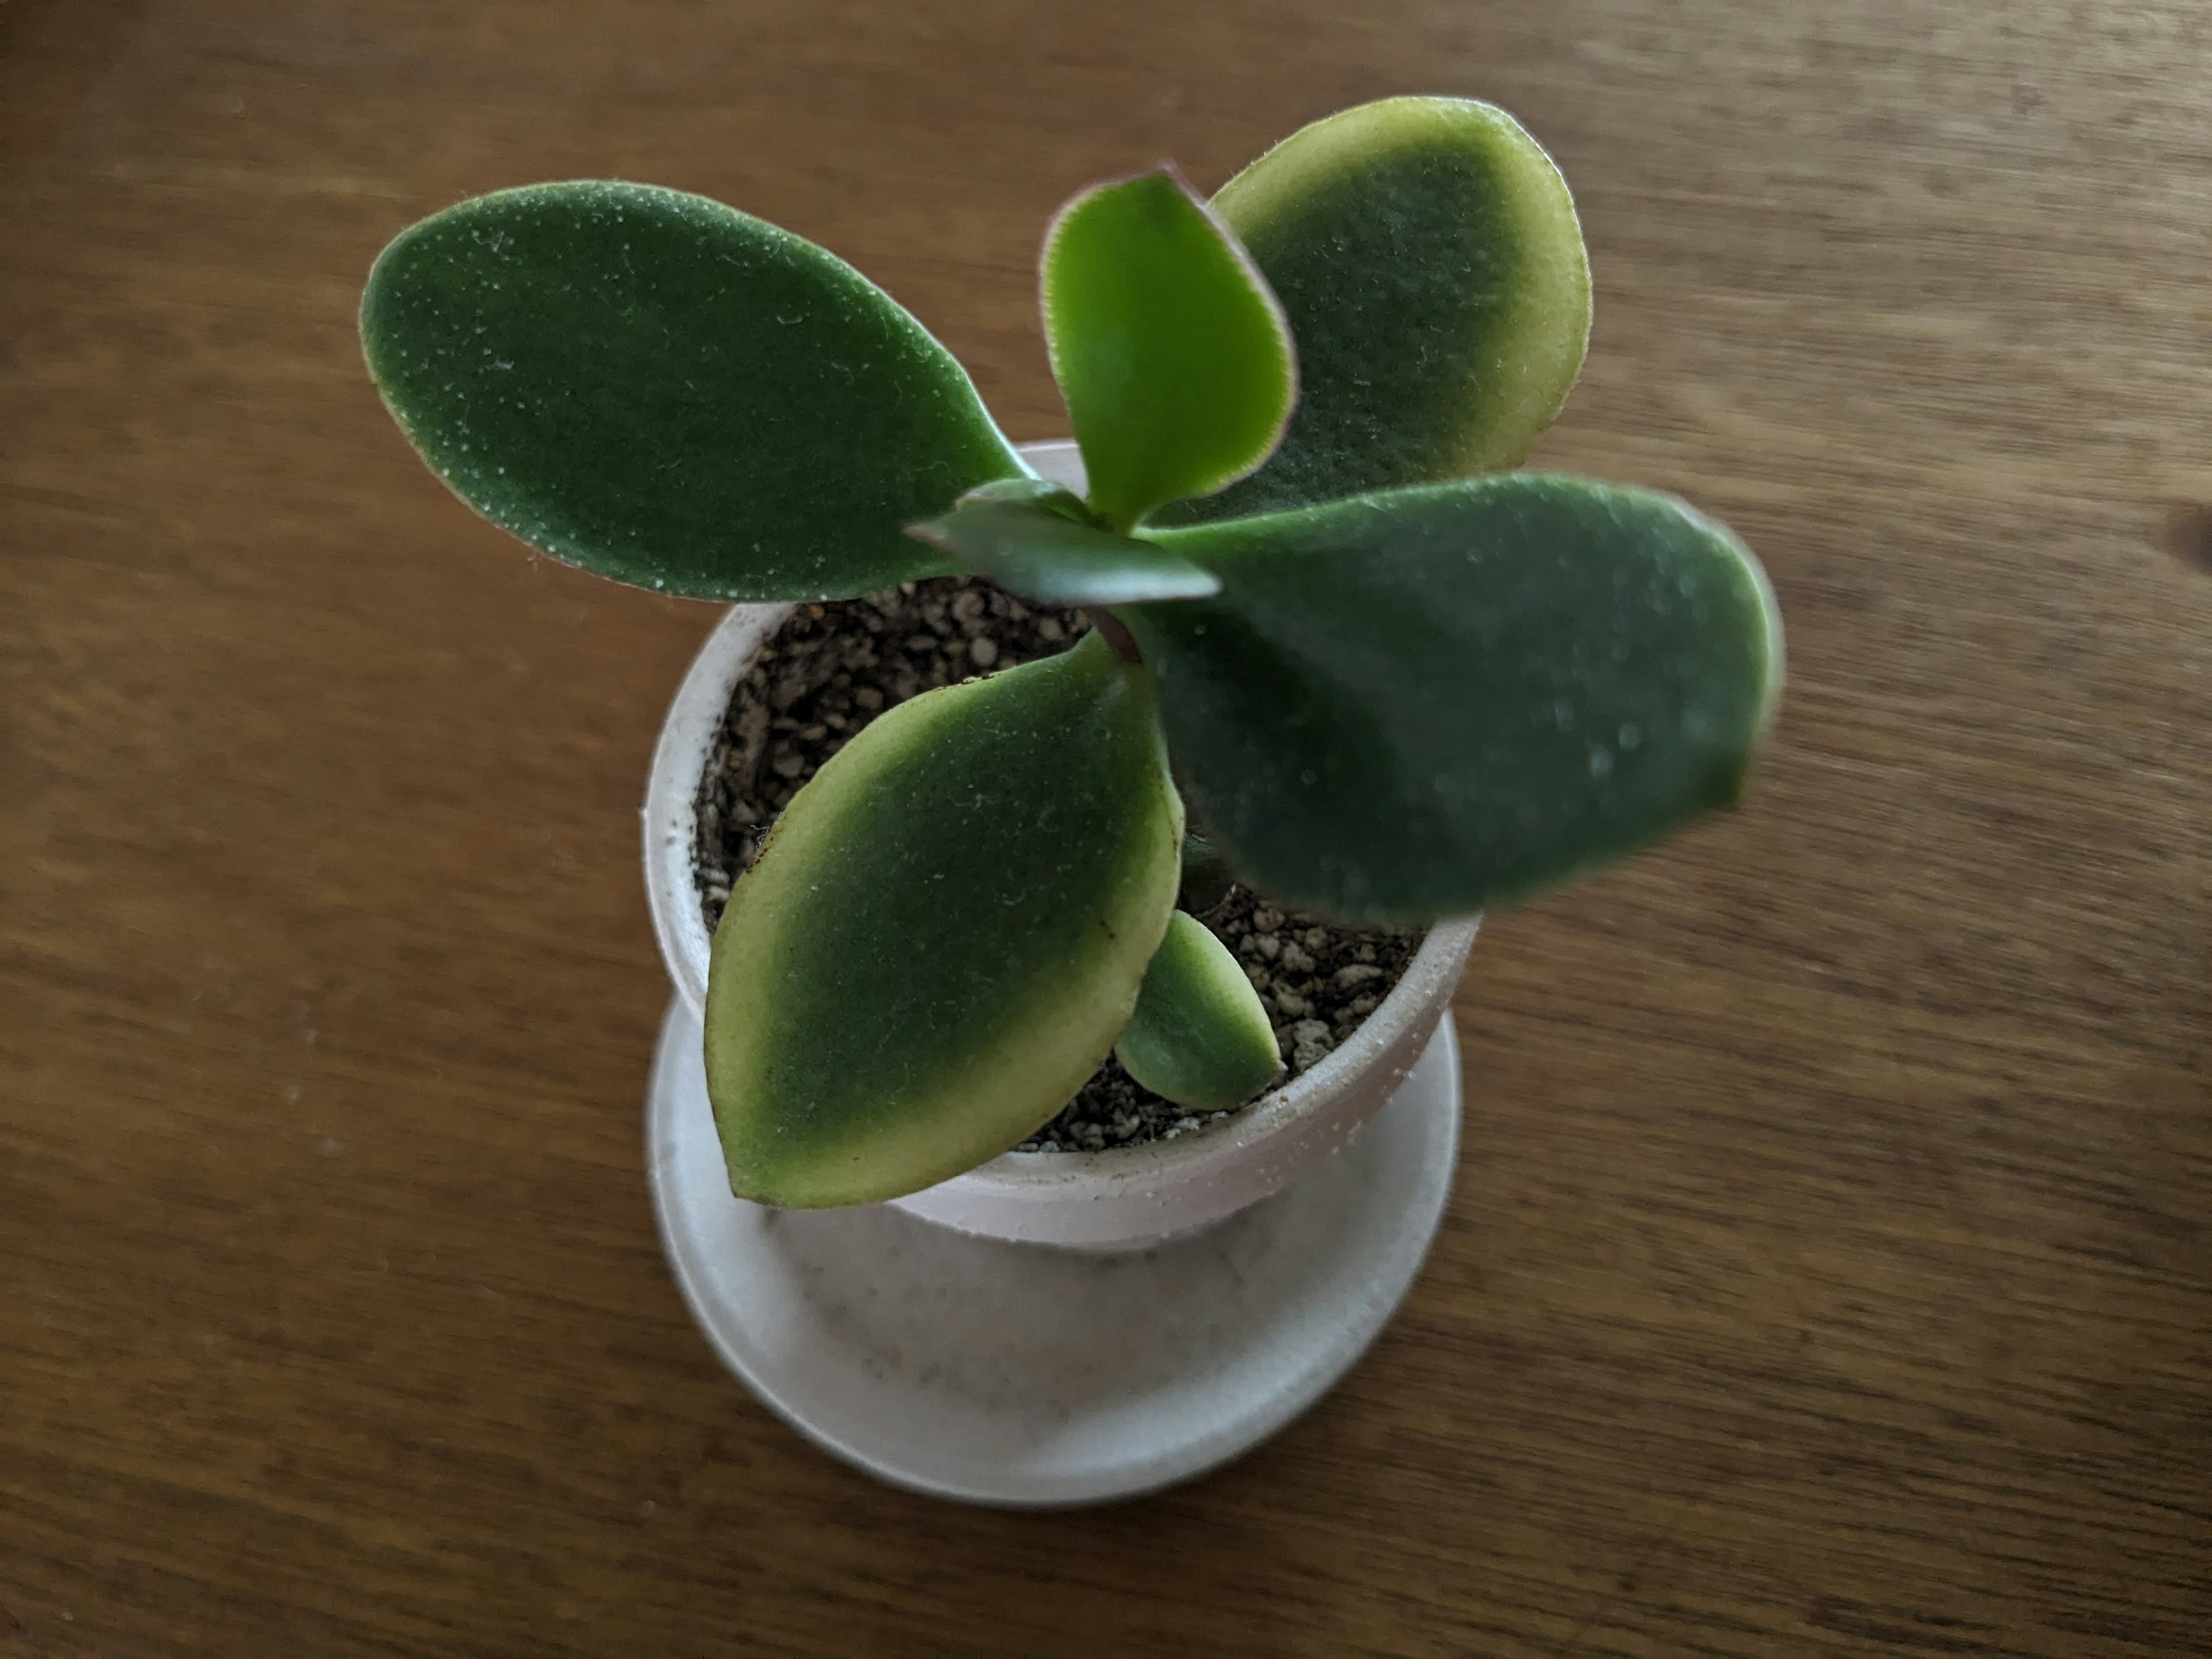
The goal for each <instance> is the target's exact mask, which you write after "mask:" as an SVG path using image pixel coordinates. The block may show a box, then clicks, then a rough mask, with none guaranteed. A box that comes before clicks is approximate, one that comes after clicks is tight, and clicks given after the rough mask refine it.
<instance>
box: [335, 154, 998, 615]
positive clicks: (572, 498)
mask: <svg viewBox="0 0 2212 1659" xmlns="http://www.w3.org/2000/svg"><path fill="white" fill-rule="evenodd" d="M361 333H362V347H363V349H364V351H365V353H366V355H367V356H368V366H369V371H370V373H371V374H372V375H373V376H374V379H375V380H376V384H377V387H378V390H379V391H380V392H382V393H383V395H384V399H385V402H386V404H387V405H388V406H389V407H390V408H391V410H392V415H393V416H395V417H396V418H397V419H398V422H399V424H400V426H401V428H403V429H404V431H405V432H406V434H407V435H408V437H409V438H410V440H411V441H413V443H414V445H415V447H416V449H417V450H418V451H420V452H421V453H422V459H424V460H425V461H427V462H428V463H429V465H430V467H431V469H432V470H433V471H435V472H436V473H437V474H438V476H439V477H441V478H443V479H444V480H445V481H446V483H447V484H449V485H451V486H452V488H453V490H454V492H455V493H456V494H458V495H459V496H460V497H461V499H462V500H464V501H466V502H467V503H468V504H469V505H470V506H471V507H474V508H476V510H477V512H479V513H483V515H484V516H485V517H486V518H488V519H489V520H491V521H492V522H493V523H494V524H496V525H499V526H501V527H502V528H504V529H507V530H509V531H512V532H514V534H516V535H518V536H520V537H521V538H523V539H524V540H525V541H527V542H529V543H531V544H533V545H535V546H537V547H539V548H542V549H544V550H545V551H546V552H548V553H550V554H552V555H553V556H555V557H556V558H560V559H564V560H566V561H568V562H570V563H572V564H579V565H582V566H583V567H585V568H587V569H591V570H595V571H598V572H599V574H602V575H607V576H612V577H615V578H617V580H623V581H627V582H631V583H635V585H637V586H642V587H650V588H653V589H656V590H659V591H660V592H668V593H678V594H684V595H688V596H690V597H693V598H697V599H834V598H842V597H849V596H851V595H854V594H858V593H863V592H869V591H871V590H872V589H876V588H880V587H884V586H890V584H892V583H894V582H898V581H903V580H908V579H910V578H913V577H917V576H926V575H934V574H940V573H942V572H944V571H945V570H946V569H948V568H950V567H949V565H948V564H947V562H946V561H945V557H944V556H943V555H941V554H940V553H939V552H937V551H936V550H934V549H932V548H928V547H925V546H923V545H922V544H920V543H917V542H915V541H914V540H913V539H912V538H908V537H907V536H906V535H904V534H903V533H902V532H903V531H904V529H905V527H906V526H907V525H908V524H909V523H911V522H913V521H914V520H915V519H917V518H923V517H927V516H928V515H930V514H932V513H940V512H942V511H944V510H945V508H946V507H949V506H951V503H952V501H954V500H955V499H956V498H957V497H958V496H959V495H961V494H962V493H963V491H965V490H968V489H972V488H974V487H975V485H977V484H980V483H984V482H986V481H987V480H989V479H993V478H998V477H1007V476H1010V475H1014V474H1018V473H1021V472H1023V471H1024V470H1025V469H1024V467H1023V465H1022V464H1021V462H1020V460H1019V459H1018V458H1017V457H1016V456H1015V454H1014V453H1013V452H1012V449H1010V448H1009V447H1008V446H1007V444H1006V440H1005V439H1004V438H1003V437H1001V436H1000V434H999V431H998V428H996V427H995V426H994V425H993V424H992V422H991V418H990V416H988V415H987V413H986V412H985V411H984V409H983V405H982V404H981V402H980V401H979V400H978V399H977V398H976V396H975V387H974V386H972V385H971V384H970V383H969V379H968V375H967V374H966V372H965V371H964V370H963V369H962V368H961V367H960V365H959V364H958V363H957V362H954V361H953V359H952V357H951V355H950V354H949V353H948V352H946V350H945V348H944V347H943V346H941V345H939V343H937V342H936V341H935V340H934V339H933V338H932V337H930V335H929V334H928V333H927V331H925V330H924V329H923V328H922V326H921V324H920V323H918V322H916V321H915V319H914V318H913V317H912V316H910V315H908V313H907V312H906V311H905V310H903V309H902V307H900V306H899V305H898V304H897V303H896V301H893V300H892V299H891V297H890V295H887V294H885V293H884V292H883V290H882V289H878V288H877V287H876V286H875V285H874V284H873V283H870V282H868V281H867V279H866V278H865V277H864V276H861V275H860V273H859V272H858V271H856V270H854V269H853V268H852V267H851V266H849V265H848V264H845V263H844V262H843V261H842V260H841V259H838V258H836V257H835V256H833V255H831V254H830V253H829V252H825V251H824V250H823V249H822V248H819V247H817V246H814V245H813V244H812V243H811V242H808V241H806V240H803V239H802V238H800V237H797V236H793V235H792V234H789V233H788V232H787V231H782V230H779V229H777V228H775V226H773V225H770V224H768V223H765V222H763V221H761V220H758V219H755V218H752V217H750V216H748V215H745V214H743V213H739V212H738V211H737V210H735V209H733V208H728V207H725V206H723V205H722V204H720V203H719V202H713V201H709V200H708V199H707V198H706V197H701V196H690V195H685V194H684V193H683V192H681V191H672V190H659V189H653V188H649V187H647V186H645V185H626V184H611V183H592V182H583V183H572V184H557V185H531V186H528V187H526V188H524V189H520V190H509V191H500V192H498V193H497V194H495V195H490V196H482V197H476V198H475V199H473V200H471V201H466V202H463V203H461V204H459V205H458V206H456V207H453V208H448V209H447V210H445V211H444V212H442V213H439V214H435V215H434V216H431V217H430V218H428V219H425V220H423V221H422V222H421V223H419V224H417V225H416V226H414V227H413V228H410V229H409V230H407V231H405V232H404V233H402V234H401V235H400V236H399V237H398V240H395V241H394V242H392V245H391V246H389V247H387V248H386V249H385V251H384V252H383V254H382V255H381V257H380V258H378V260H377V262H376V265H375V268H374V270H372V271H371V272H370V274H369V279H368V289H367V290H366V292H365V293H364V294H363V295H362V307H361Z"/></svg>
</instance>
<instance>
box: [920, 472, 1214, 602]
mask: <svg viewBox="0 0 2212 1659" xmlns="http://www.w3.org/2000/svg"><path fill="white" fill-rule="evenodd" d="M1071 507H1073V509H1074V511H1073V513H1071V512H1070V511H1069V509H1070V508H1071ZM908 534H909V535H912V536H914V537H915V538H917V539H919V540H921V541H925V542H927V543H929V544H931V545H932V546H933V547H938V548H941V549H943V550H945V552H946V553H949V554H950V555H951V556H952V557H954V558H956V559H957V560H958V561H959V562H961V563H962V564H964V565H965V566H967V567H968V568H969V569H970V570H974V571H977V572H979V573H981V574H983V575H986V576H988V577H989V578H990V579H991V580H993V581H994V582H996V583H998V584H999V586H1001V587H1003V588H1005V589H1006V590H1007V591H1008V592H1012V593H1018V594H1019V595H1020V596H1021V597H1022V598H1023V599H1034V600H1036V602H1037V603H1038V604H1040V605H1127V604H1129V603H1131V602H1133V601H1134V600H1138V599H1203V598H1204V597H1206V595H1207V594H1209V593H1218V592H1220V591H1221V580H1220V578H1219V577H1218V576H1215V575H1213V574H1212V573H1210V572H1208V571H1205V570H1201V569H1200V568H1199V567H1198V566H1196V565H1194V564H1193V563H1191V562H1190V561H1189V560H1188V559H1182V558H1177V557H1176V556H1175V555H1174V554H1172V553H1164V552H1162V551H1161V550H1159V549H1158V548H1157V547H1155V546H1153V545H1152V544H1151V543H1150V542H1144V541H1138V540H1136V539H1135V538H1132V537H1128V536H1116V535H1115V534H1114V533H1113V532H1111V531H1108V530H1101V529H1100V528H1098V527H1097V526H1096V525H1095V524H1093V523H1091V521H1090V520H1089V517H1088V515H1087V513H1085V512H1084V509H1083V507H1082V504H1081V503H1080V502H1079V501H1076V499H1075V497H1074V496H1073V495H1069V494H1068V493H1067V492H1066V490H1064V489H1060V487H1059V486H1058V485H1056V484H1048V483H1045V481H1044V480H1043V479H1042V478H1035V479H1014V480H1009V481H1008V482H1007V483H1006V484H1004V485H999V484H994V485H988V486H987V487H986V488H984V489H980V490H977V491H976V492H975V493H974V494H973V495H968V496H964V497H963V498H962V500H961V501H959V503H958V504H957V505H956V506H955V507H953V509H952V510H951V512H950V513H945V515H944V516H943V517H942V518H937V519H931V520H927V521H926V522H924V523H921V524H918V525H915V526H911V527H910V528H909V530H908Z"/></svg>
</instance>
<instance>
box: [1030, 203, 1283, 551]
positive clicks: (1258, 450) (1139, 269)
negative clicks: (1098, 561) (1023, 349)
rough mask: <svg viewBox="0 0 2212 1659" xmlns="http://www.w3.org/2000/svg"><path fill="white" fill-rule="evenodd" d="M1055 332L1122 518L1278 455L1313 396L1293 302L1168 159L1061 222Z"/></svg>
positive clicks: (1051, 244) (1078, 422) (1052, 308)
mask: <svg viewBox="0 0 2212 1659" xmlns="http://www.w3.org/2000/svg"><path fill="white" fill-rule="evenodd" d="M1040 288H1041V290H1042V299H1043V305H1044V329H1045V342H1046V343H1047V345H1048V347H1049V348H1050V349H1051V354H1052V371H1053V374H1054V376H1055V377H1056V378H1057V379H1058V380H1059V381H1060V392H1061V395H1062V396H1063V397H1065V398H1066V400H1067V413H1068V419H1069V420H1070V422H1072V423H1073V426H1074V428H1075V438H1076V442H1077V443H1078V444H1079V446H1080V447H1081V448H1082V451H1083V462H1084V466H1085V470H1086V471H1087V472H1088V473H1089V475H1090V480H1091V485H1090V488H1091V507H1092V508H1093V510H1094V511H1096V512H1097V514H1098V515H1099V517H1100V518H1102V519H1103V520H1104V521H1105V523H1106V525H1107V526H1108V527H1109V528H1111V529H1114V530H1118V531H1124V532H1126V531H1128V530H1130V529H1132V528H1133V527H1134V526H1136V525H1137V523H1138V522H1139V520H1142V519H1143V518H1144V517H1145V515H1146V513H1150V512H1152V509H1153V508H1155V507H1158V506H1160V505H1161V504H1162V503H1164V502H1167V501H1176V500H1179V499H1181V498H1182V497H1184V496H1187V495H1210V494H1212V492H1213V491H1215V490H1218V489H1221V488H1222V487H1223V486H1225V485H1226V484H1228V483H1231V482H1232V481H1233V480H1235V479H1237V478H1240V477H1243V476H1244V475H1245V474H1246V473H1248V472H1249V471H1252V469H1253V468H1255V467H1256V466H1258V465H1260V464H1261V462H1262V461H1264V460H1265V459H1267V455H1268V453H1269V452H1271V451H1272V450H1273V448H1274V447H1275V444H1276V441H1277V440H1279V438H1280V437H1281V436H1282V433H1283V427H1284V422H1285V421H1286V420H1287V419H1288V418H1289V417H1290V413H1291V405H1292V404H1293V402H1294V401H1295V400H1296V398H1297V357H1296V355H1295V352H1294V350H1293V348H1292V346H1291V336H1290V331H1289V330H1288V328H1287V326H1286V325H1285V322H1284V319H1283V313H1282V311H1281V308H1280V307H1278V306H1277V305H1276V303H1275V300H1274V296H1273V295H1272V294H1270V293H1269V292H1268V291H1267V283H1265V282H1264V281H1263V280H1261V276H1260V275H1259V273H1258V271H1257V270H1255V269H1254V267H1253V264H1252V262H1251V260H1250V259H1249V258H1247V257H1246V256H1245V253H1244V251H1243V248H1241V247H1239V246H1237V239H1236V238H1235V237H1233V236H1231V234H1229V233H1228V232H1227V231H1226V230H1225V228H1223V227H1222V225H1221V222H1219V220H1218V219H1217V218H1215V217H1214V216H1213V215H1212V212H1211V211H1210V210H1208V209H1207V208H1206V205H1205V204H1203V203H1201V202H1200V201H1199V200H1198V199H1197V198H1196V197H1194V196H1193V195H1192V194H1191V193H1190V191H1189V189H1188V186H1186V185H1184V184H1183V182H1182V179H1180V178H1179V177H1177V176H1176V174H1175V173H1173V172H1171V171H1170V170H1168V169H1166V168H1163V169H1161V170H1160V171H1158V172H1157V173H1145V174H1143V175H1141V176H1140V177H1138V178H1135V179H1126V180H1124V181H1123V182H1121V183H1120V184H1114V185H1100V186H1099V187H1098V188H1097V189H1096V190H1091V191H1085V193H1084V194H1082V195H1080V196H1079V197H1076V198H1075V199H1074V200H1073V201H1072V202H1070V203H1069V204H1067V205H1066V207H1064V208H1062V209H1061V210H1060V213H1059V216H1057V217H1055V218H1054V221H1053V222H1052V226H1051V228H1049V229H1048V231H1047V232H1046V233H1045V243H1044V255H1043V259H1042V267H1041V270H1040Z"/></svg>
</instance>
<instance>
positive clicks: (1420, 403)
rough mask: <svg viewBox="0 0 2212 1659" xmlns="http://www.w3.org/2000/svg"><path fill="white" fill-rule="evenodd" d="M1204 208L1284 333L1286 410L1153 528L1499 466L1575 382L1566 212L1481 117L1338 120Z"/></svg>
mask: <svg viewBox="0 0 2212 1659" xmlns="http://www.w3.org/2000/svg"><path fill="white" fill-rule="evenodd" d="M1213 207H1214V210H1215V211H1216V212H1217V213H1218V214H1219V215H1220V216H1221V218H1222V220H1223V221H1224V222H1225V223H1226V224H1227V225H1228V226H1229V228H1231V230H1232V231H1233V232H1234V233H1235V234H1237V237H1238V238H1239V239H1240V240H1242V241H1243V244H1244V246H1245V247H1246V248H1247V250H1249V252H1250V254H1251V257H1252V258H1253V260H1254V262H1255V264H1258V266H1259V267H1260V270H1261V272H1262V273H1263V274H1264V275H1265V276H1266V277H1267V282H1268V284H1269V286H1270V287H1271V288H1272V289H1273V291H1274V293H1275V295H1276V296H1277V298H1278V299H1279V301H1280V302H1281V304H1282V307H1283V310H1284V313H1285V315H1286V316H1287V317H1288V319H1289V320H1290V326H1291V335H1292V337H1294V338H1295V339H1296V340H1297V352H1298V374H1299V381H1300V386H1299V397H1298V406H1297V411H1296V413H1294V414H1293V415H1292V416H1291V422H1290V426H1289V428H1288V429H1287V430H1286V431H1285V433H1284V435H1283V441H1282V443H1281V445H1280V447H1278V448H1277V449H1276V451H1275V453H1273V456H1272V457H1271V458H1270V459H1268V461H1267V465H1265V466H1263V467H1262V468H1261V469H1260V470H1259V471H1257V472H1255V473H1254V474H1253V475H1252V476H1251V477H1248V478H1246V479H1244V480H1243V482H1241V483H1237V484H1235V485H1233V486H1231V488H1230V489H1227V490H1225V492H1223V493H1222V494H1220V495H1215V496H1213V497H1212V498H1210V499H1208V500H1206V501H1188V502H1184V503H1182V504H1181V505H1179V506H1177V507H1173V508H1171V509H1170V510H1169V511H1168V512H1167V513H1163V514H1162V515H1161V518H1162V521H1163V522H1188V521H1190V520H1217V519H1225V518H1231V517H1236V516H1238V515H1241V514H1249V513H1267V512H1273V511H1279V510H1281V509H1284V508H1287V507H1302V506H1306V505H1310V504H1312V503H1316V502H1320V501H1334V500H1337V499H1339V498H1340V497H1343V496H1346V495H1355V494H1358V493H1361V492H1364V491H1370V490H1376V489H1388V488H1391V487H1394V486H1398V485H1404V484H1413V483H1430V482H1434V481H1440V480H1443V479H1447V478H1455V477H1468V476H1469V475H1472V474H1474V473H1478V472H1485V471H1496V470H1498V469H1502V468H1505V467H1510V466H1514V465H1517V464H1518V463H1519V462H1520V461H1521V460H1522V458H1523V457H1524V456H1526V455H1527V454H1528V451H1529V449H1530V447H1532V446H1533V445H1534V443H1535V441H1536V440H1537V438H1538V437H1539V436H1540V435H1541V434H1542V433H1543V430H1544V428H1546V427H1547V426H1549V425H1550V424H1551V423H1552V420H1553V416H1556V415H1557V414H1558V413H1559V407H1560V405H1561V404H1563V403H1565V400H1566V396H1567V393H1568V392H1569V391H1570V390H1571V388H1572V387H1573V386H1574V383H1575V378H1576V376H1577V374H1580V373H1581V370H1582V363H1583V352H1584V350H1585V349H1587V347H1588V345H1589V330H1590V274H1589V255H1588V254H1587V252H1585V251H1584V249H1583V236H1582V225H1581V222H1580V221H1579V220H1578V219H1577V216H1576V214H1575V204H1574V198H1573V197H1572V196H1571V195H1570V194H1569V193H1568V191H1567V185H1566V181H1565V179H1562V178H1561V177H1560V176H1559V168H1558V167H1555V166H1553V162H1552V158H1551V157H1550V156H1548V155H1546V154H1545V153H1544V150H1543V149H1542V148H1541V146H1540V145H1539V144H1538V143H1536V141H1535V140H1534V139H1533V138H1531V137H1529V136H1528V133H1527V132H1526V131H1523V130H1522V127H1521V125H1519V123H1517V122H1516V121H1515V120H1514V119H1513V118H1512V117H1511V116H1510V115H1508V114H1506V113H1505V112H1504V111H1503V110H1501V109H1498V108H1496V107H1494V106H1492V105H1489V104H1484V103H1478V102H1475V101H1474V100H1467V99H1455V98H1387V99H1383V100H1381V101H1379V102H1376V103H1371V104H1362V105H1360V106H1358V107H1356V108H1353V109H1348V110H1345V111H1343V112H1340V113H1339V114H1335V115H1332V116H1329V117H1328V118H1326V119H1324V120H1321V121H1316V122H1315V123H1314V124H1313V125H1310V126H1308V127H1304V128H1302V129H1300V130H1299V131H1297V132H1295V133H1293V134H1291V137H1288V138H1285V140H1284V141H1283V142H1282V143H1279V144H1277V145H1276V146H1275V147H1274V148H1273V149H1271V150H1269V151H1268V152H1267V154H1266V155H1262V156H1261V158H1260V159H1259V160H1258V161H1255V162H1253V163H1252V165H1251V166H1250V167H1247V168H1245V169H1244V171H1243V172H1242V173H1238V174H1237V176H1236V177H1235V178H1234V179H1231V180H1230V181H1229V182H1228V184H1226V185H1224V186H1223V187H1222V189H1221V191H1220V192H1219V193H1218V195H1216V196H1215V197H1214V198H1213Z"/></svg>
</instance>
